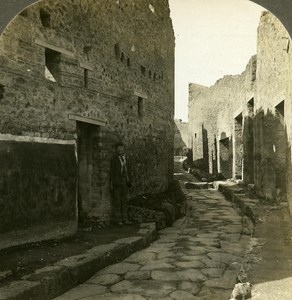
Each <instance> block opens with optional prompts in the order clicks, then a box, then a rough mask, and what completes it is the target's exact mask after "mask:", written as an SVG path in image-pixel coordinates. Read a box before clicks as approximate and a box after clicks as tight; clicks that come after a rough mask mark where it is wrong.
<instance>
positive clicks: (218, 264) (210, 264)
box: [201, 258, 226, 268]
mask: <svg viewBox="0 0 292 300" xmlns="http://www.w3.org/2000/svg"><path fill="white" fill-rule="evenodd" d="M201 262H202V263H204V264H205V266H206V267H208V268H224V267H226V264H225V263H223V262H219V261H215V260H212V259H210V258H204V259H202V260H201Z"/></svg>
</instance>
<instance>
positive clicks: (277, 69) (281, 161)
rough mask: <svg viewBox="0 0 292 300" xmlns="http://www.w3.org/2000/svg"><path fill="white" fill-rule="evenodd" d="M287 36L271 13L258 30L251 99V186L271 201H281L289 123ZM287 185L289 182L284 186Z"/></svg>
mask: <svg viewBox="0 0 292 300" xmlns="http://www.w3.org/2000/svg"><path fill="white" fill-rule="evenodd" d="M289 43H290V40H289V36H288V33H287V31H286V30H285V28H284V26H283V25H282V24H281V23H280V22H279V20H277V19H276V17H275V16H273V15H272V14H271V13H268V12H265V13H263V14H262V16H261V20H260V25H259V28H258V66H257V92H256V97H255V100H256V101H255V119H254V122H255V124H254V128H255V144H254V146H255V185H256V189H257V192H258V193H259V195H261V196H262V197H265V198H267V199H269V200H271V201H275V200H276V199H278V200H280V199H281V198H285V195H286V181H287V176H286V175H287V169H288V168H287V167H288V166H289V164H291V160H289V159H288V151H289V147H290V146H289V137H288V132H287V121H288V122H290V121H289V119H291V113H292V111H291V95H289V93H288V89H289V76H291V75H289V59H291V58H289V57H290V56H291V54H290V51H289ZM288 184H289V182H288Z"/></svg>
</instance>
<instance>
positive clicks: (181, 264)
mask: <svg viewBox="0 0 292 300" xmlns="http://www.w3.org/2000/svg"><path fill="white" fill-rule="evenodd" d="M173 264H174V265H176V266H177V267H179V268H186V269H188V268H193V269H199V268H203V267H204V264H203V263H202V262H200V261H198V260H195V261H187V262H175V263H173Z"/></svg>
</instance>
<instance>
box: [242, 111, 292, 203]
mask: <svg viewBox="0 0 292 300" xmlns="http://www.w3.org/2000/svg"><path fill="white" fill-rule="evenodd" d="M284 117H285V115H284V107H283V109H282V108H281V107H276V109H275V113H273V112H272V111H271V110H268V111H267V112H266V113H264V111H263V110H262V109H260V110H258V111H257V112H256V115H255V117H254V119H253V131H254V132H253V138H254V143H253V147H254V149H252V148H251V146H250V145H249V143H250V139H251V128H252V126H251V120H250V119H249V117H247V118H246V120H245V123H246V126H244V132H243V137H244V149H245V151H246V153H245V155H244V158H245V159H244V170H245V172H246V173H245V174H244V178H245V177H246V178H247V182H248V181H250V180H251V178H252V175H254V184H255V188H256V192H257V194H258V196H260V197H262V198H264V199H266V200H267V201H269V202H277V203H279V202H281V201H282V200H286V198H289V195H291V191H292V189H291V188H289V186H290V178H291V146H290V144H289V141H288V135H287V129H286V126H285V120H284ZM251 151H253V155H252V152H251ZM251 157H253V159H251ZM252 170H254V172H252ZM289 190H290V191H289Z"/></svg>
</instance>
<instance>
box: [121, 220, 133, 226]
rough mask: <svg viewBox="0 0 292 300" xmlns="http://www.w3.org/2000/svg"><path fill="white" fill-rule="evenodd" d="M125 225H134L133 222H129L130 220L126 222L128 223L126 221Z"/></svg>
mask: <svg viewBox="0 0 292 300" xmlns="http://www.w3.org/2000/svg"><path fill="white" fill-rule="evenodd" d="M123 223H124V224H125V225H132V224H133V222H131V221H129V220H126V221H124V222H123Z"/></svg>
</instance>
